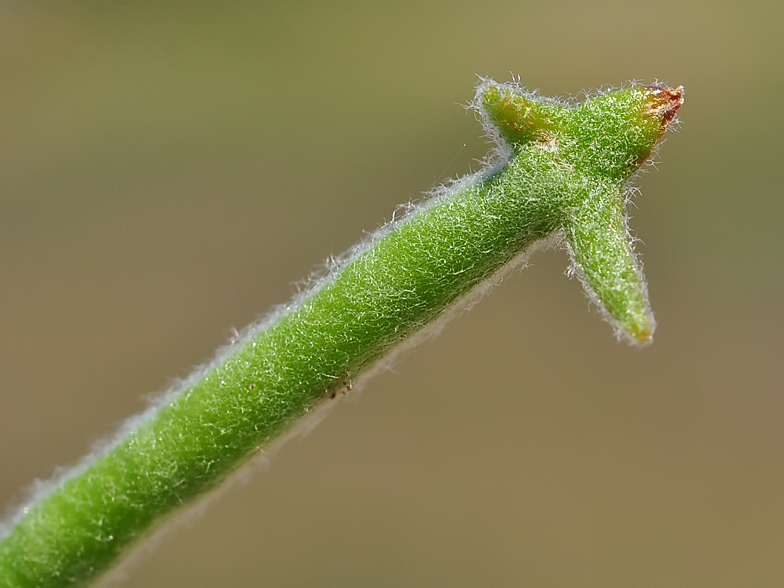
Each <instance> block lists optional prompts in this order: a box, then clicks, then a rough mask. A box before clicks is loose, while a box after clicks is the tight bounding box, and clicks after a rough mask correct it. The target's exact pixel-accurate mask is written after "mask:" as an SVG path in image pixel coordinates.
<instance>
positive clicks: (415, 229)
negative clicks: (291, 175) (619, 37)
mask: <svg viewBox="0 0 784 588" xmlns="http://www.w3.org/2000/svg"><path fill="white" fill-rule="evenodd" d="M682 103H683V90H682V88H678V89H674V90H673V89H670V88H667V87H664V86H639V85H634V86H631V87H628V88H625V89H621V90H617V91H612V92H605V93H600V94H597V95H594V96H592V97H589V98H588V99H587V100H586V101H585V102H584V103H582V104H580V105H574V104H566V103H562V102H559V101H556V100H551V99H546V98H542V97H540V96H538V95H537V94H535V93H531V92H526V91H525V90H523V89H522V88H521V87H519V85H518V84H516V83H510V84H498V83H496V82H494V81H492V80H488V79H482V80H480V83H479V85H478V87H477V92H476V98H475V99H474V101H473V103H472V105H471V106H472V107H473V108H474V109H475V110H476V112H477V113H478V114H479V116H480V117H481V120H482V122H483V123H484V127H485V131H486V132H487V134H488V135H489V136H490V137H491V138H493V139H494V140H495V141H496V145H497V147H496V149H495V151H494V152H493V154H492V155H491V156H490V157H489V158H488V163H487V165H486V166H485V167H484V169H483V170H482V171H480V172H478V173H476V174H473V175H470V176H468V177H465V178H463V179H461V180H458V181H456V182H454V183H452V184H450V185H449V186H445V187H442V188H439V189H438V190H436V191H435V192H434V193H433V194H431V196H430V197H429V198H428V199H426V200H425V201H424V202H423V203H421V204H418V205H412V206H410V207H409V208H408V211H407V213H406V214H405V215H404V216H403V218H400V219H397V220H394V221H393V222H391V223H389V224H388V225H386V226H385V227H383V228H382V229H380V230H379V231H377V232H376V233H374V234H372V235H371V236H370V237H368V238H367V239H366V240H364V241H363V242H361V243H359V244H358V245H357V246H355V247H354V248H353V249H351V250H350V251H349V252H348V253H347V254H346V255H344V256H343V257H342V258H341V259H340V260H339V261H338V262H337V263H336V264H335V266H334V267H333V268H332V269H331V270H330V271H328V272H327V273H326V274H325V275H323V276H322V277H321V278H319V279H318V280H316V281H315V282H314V283H313V285H312V286H311V287H310V288H309V289H308V290H306V291H304V292H303V293H302V294H301V295H299V296H298V297H296V298H295V299H294V300H293V301H292V302H290V303H289V304H287V305H285V306H283V307H280V308H278V309H277V310H275V311H274V312H272V313H271V315H270V316H269V317H267V318H266V319H265V320H263V321H262V322H260V323H259V324H256V325H252V326H250V327H249V328H247V329H246V330H245V331H244V333H243V334H242V335H241V336H240V337H239V338H238V339H237V340H236V341H234V342H232V344H230V345H229V346H227V347H226V348H224V349H222V350H221V351H219V352H218V354H217V357H216V358H215V359H214V360H213V361H212V362H211V363H209V364H208V365H205V366H203V367H202V368H200V369H198V370H197V371H196V372H195V373H194V374H192V375H191V376H190V377H189V378H188V379H186V380H185V381H183V382H181V383H180V384H179V385H177V386H175V387H174V388H173V389H171V390H170V391H169V392H167V393H166V394H165V395H164V397H163V398H162V399H161V400H160V401H159V402H158V403H157V404H156V405H155V406H153V407H151V408H150V409H149V410H148V411H147V412H146V413H144V414H143V415H141V416H139V417H136V418H134V419H132V420H130V421H129V422H128V423H126V425H125V426H124V427H123V429H122V430H121V431H120V433H119V434H118V435H117V436H116V438H115V439H114V440H112V441H111V442H109V443H108V444H107V445H106V446H105V447H104V448H102V449H101V450H99V451H97V452H96V453H95V454H93V455H91V456H88V457H87V458H85V459H84V460H83V461H82V462H81V463H80V464H78V465H77V466H76V467H75V468H73V469H72V470H70V471H69V472H67V473H66V474H65V475H63V476H62V477H60V478H59V479H56V480H53V481H52V482H51V483H50V484H49V485H48V487H47V488H46V489H45V490H43V491H41V492H39V493H38V495H36V496H34V497H32V499H31V501H30V502H29V503H28V504H26V505H24V506H23V507H22V508H21V509H20V510H19V511H18V512H17V513H16V514H15V515H14V516H13V517H12V518H11V519H10V520H9V521H8V523H7V525H6V528H5V531H4V533H3V538H2V540H0V585H1V586H6V587H23V586H24V587H27V586H39V587H44V586H47V587H53V586H66V585H84V584H86V583H88V582H89V581H91V580H93V579H95V578H96V577H98V576H99V575H100V574H102V573H103V572H105V571H106V570H107V569H108V568H109V567H110V566H111V565H112V564H113V563H115V562H116V561H117V560H118V558H119V557H120V556H121V555H123V554H124V553H126V552H127V551H128V550H129V548H131V547H132V546H133V545H134V544H135V543H137V542H138V540H139V539H140V538H142V537H144V536H145V535H147V534H149V533H150V532H151V530H153V529H154V528H156V527H157V526H158V525H159V524H160V523H161V521H163V520H165V519H166V518H168V517H170V516H171V515H172V514H173V513H174V512H176V511H178V510H179V509H181V507H182V506H183V505H187V504H188V503H190V502H192V501H193V500H194V499H196V498H197V497H199V496H200V495H203V494H204V493H206V492H208V491H209V490H211V489H213V488H215V487H216V486H217V485H218V484H220V483H221V482H222V481H224V480H225V479H226V478H227V477H228V476H229V475H230V474H231V473H233V472H234V471H235V470H236V469H237V468H238V467H239V466H240V465H242V464H243V463H245V462H246V461H247V460H248V459H250V458H251V457H252V456H253V455H255V454H257V453H258V452H259V450H260V449H261V448H264V447H267V446H269V444H270V443H271V442H272V441H274V440H275V439H276V438H280V436H281V434H282V433H284V432H286V431H287V430H290V429H291V427H292V426H293V425H294V423H296V422H298V421H300V420H301V419H303V417H305V416H307V415H309V414H313V413H314V412H315V411H316V410H317V409H319V408H320V407H322V406H325V405H326V404H329V403H330V400H331V399H332V398H334V397H335V396H336V394H338V393H340V392H341V391H344V390H346V389H347V388H350V387H351V386H352V385H353V384H354V383H356V381H357V380H358V379H359V378H363V377H365V376H367V375H368V374H369V373H370V371H371V370H372V368H373V367H374V366H378V365H379V362H381V361H387V360H388V358H389V357H391V355H392V354H394V353H395V352H397V351H399V350H400V348H401V345H402V344H404V343H405V342H407V341H409V342H410V341H415V340H418V339H419V338H421V337H422V335H423V334H427V333H429V332H432V331H433V329H434V328H437V327H438V326H439V325H441V324H443V322H444V320H445V319H446V318H447V317H449V316H451V315H453V314H454V311H455V310H460V309H464V308H465V307H466V306H467V305H470V304H471V303H472V302H473V301H475V300H476V299H477V296H478V295H479V294H481V293H483V292H484V291H486V290H487V289H488V288H489V287H490V286H491V285H492V284H494V283H497V282H498V281H499V278H500V277H502V276H503V275H504V274H505V273H506V272H508V271H510V270H511V269H513V268H514V267H516V266H519V265H521V263H522V262H524V260H525V257H526V256H527V255H529V254H530V252H531V251H532V248H533V247H534V246H535V245H537V244H542V243H545V242H550V243H554V244H563V245H564V246H565V247H566V248H567V249H568V251H569V254H570V256H571V259H572V265H571V271H572V272H573V273H574V275H576V276H577V277H578V278H579V279H580V281H581V282H582V283H583V285H584V286H585V289H586V291H587V292H588V295H589V297H590V298H591V300H593V301H594V302H595V303H596V304H597V306H598V307H599V308H600V309H601V310H602V313H603V314H604V316H605V318H606V319H607V320H608V321H609V322H610V324H611V325H612V326H613V327H614V329H615V331H616V333H617V335H618V336H619V337H620V338H622V339H625V340H626V341H627V342H629V343H632V344H635V345H642V344H646V343H648V342H650V341H651V338H652V335H653V332H654V329H655V321H654V319H653V315H652V314H651V310H650V306H649V303H648V293H647V289H646V285H645V281H644V278H643V275H642V273H641V267H640V264H639V262H638V261H637V259H636V257H635V254H634V250H633V239H632V238H631V237H630V234H629V230H628V227H627V216H626V205H627V202H628V199H629V197H630V194H631V192H632V188H631V186H630V182H629V180H630V178H631V177H632V176H633V175H634V174H635V172H636V171H637V170H638V169H639V168H640V166H641V165H642V164H643V163H644V162H645V161H646V160H647V159H649V157H650V156H651V152H652V150H653V149H654V148H655V147H656V145H657V143H658V142H659V140H660V139H661V137H662V134H663V133H664V131H665V130H666V128H667V127H668V125H670V123H672V121H673V120H674V117H675V114H676V112H677V110H678V108H679V107H680V106H681V104H682Z"/></svg>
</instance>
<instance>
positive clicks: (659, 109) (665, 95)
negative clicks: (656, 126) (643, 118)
mask: <svg viewBox="0 0 784 588" xmlns="http://www.w3.org/2000/svg"><path fill="white" fill-rule="evenodd" d="M646 89H647V90H648V92H649V93H648V105H647V106H648V114H652V115H654V116H656V117H658V118H659V119H661V122H662V132H664V130H665V129H666V128H667V125H668V124H669V123H670V121H672V119H673V118H675V113H676V112H678V109H679V108H680V107H681V106H683V86H678V87H677V88H675V89H674V90H673V89H672V88H668V87H667V86H646Z"/></svg>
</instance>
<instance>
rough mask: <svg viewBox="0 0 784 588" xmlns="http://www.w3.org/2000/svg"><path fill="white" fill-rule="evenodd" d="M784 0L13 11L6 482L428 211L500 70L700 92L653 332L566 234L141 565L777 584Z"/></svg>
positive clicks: (667, 148) (0, 276)
mask: <svg viewBox="0 0 784 588" xmlns="http://www.w3.org/2000/svg"><path fill="white" fill-rule="evenodd" d="M783 18H784V8H782V4H781V3H780V2H773V1H752V2H750V3H745V4H741V3H738V2H729V1H721V0H719V1H715V0H714V1H711V2H708V1H707V0H706V1H681V2H676V1H669V0H665V1H662V2H656V3H650V2H629V1H624V2H620V1H612V0H607V1H599V2H591V3H586V2H574V1H565V0H564V1H560V0H556V1H553V2H547V3H545V2H526V1H524V0H523V1H520V0H518V1H516V2H510V1H505V0H489V1H484V2H477V1H474V2H464V1H459V0H458V1H455V0H452V1H449V2H446V1H435V2H421V1H417V2H409V1H396V2H377V3H372V4H371V3H363V2H348V1H346V2H343V1H340V0H337V1H336V0H332V1H330V2H298V1H289V2H286V3H283V2H245V1H237V2H231V3H228V2H216V1H213V2H204V1H202V2H196V1H191V2H187V3H186V2H165V3H161V2H148V1H142V0H127V1H109V0H105V1H98V0H93V1H75V2H68V3H62V2H36V1H30V2H17V1H10V0H6V1H5V2H3V3H2V5H0V504H2V505H10V504H14V503H18V501H20V500H21V499H22V498H23V497H24V495H25V488H27V487H29V485H30V484H32V483H33V481H34V480H35V479H45V478H48V477H49V476H51V475H52V473H53V472H54V471H55V468H56V466H58V465H67V464H70V463H73V462H75V461H76V460H78V459H79V457H80V456H81V455H82V454H84V453H85V452H86V451H88V450H89V448H90V447H91V445H92V444H93V443H94V442H96V441H97V440H100V439H101V438H103V437H104V436H106V435H108V434H111V432H112V431H113V430H115V428H116V427H117V426H118V424H119V423H121V422H122V421H123V419H125V418H126V417H128V416H130V415H132V414H134V413H136V412H138V411H140V410H141V409H143V408H144V407H145V406H146V403H147V399H148V398H149V397H150V395H151V394H154V393H155V392H156V391H159V390H162V389H163V388H165V387H166V386H167V385H168V383H169V382H171V380H172V379H173V378H174V377H177V376H184V375H186V374H187V373H188V371H189V370H190V369H191V367H192V366H194V365H196V364H199V363H201V362H203V361H205V360H207V359H208V358H209V357H210V356H211V355H212V352H213V350H214V349H215V348H216V347H217V346H219V345H221V344H222V343H223V342H225V341H226V340H227V338H228V337H229V334H230V333H231V331H232V328H233V327H237V328H241V327H243V326H244V325H246V324H247V323H249V322H251V321H253V320H255V319H256V318H257V317H258V316H259V315H261V314H263V313H264V312H265V311H266V310H267V309H268V308H269V307H270V306H271V305H273V304H276V303H281V302H284V301H286V300H287V299H288V298H289V297H290V296H291V295H292V293H293V292H294V291H295V286H294V285H293V284H294V283H295V282H296V281H297V280H300V279H302V278H304V277H305V276H307V274H308V273H309V272H310V271H311V270H312V269H313V268H314V267H315V266H317V265H318V264H319V263H320V262H322V261H323V260H324V259H325V258H326V257H327V256H329V255H330V254H338V253H340V252H342V251H344V250H345V249H346V248H348V247H349V246H351V245H352V244H353V243H354V242H356V241H357V240H359V239H360V238H362V236H363V235H364V234H365V232H366V231H372V230H373V229H375V228H376V227H378V226H379V225H380V224H381V223H383V222H384V221H386V220H389V219H390V217H391V215H392V211H393V210H394V208H395V206H396V205H397V204H398V203H400V202H405V201H407V200H410V199H417V198H419V197H420V195H421V193H422V192H423V191H426V190H428V189H430V188H431V187H432V186H434V185H435V184H437V183H439V182H441V181H444V180H445V179H447V178H449V177H455V176H459V175H462V174H464V173H467V172H469V171H470V170H472V169H477V167H478V160H479V159H481V158H482V157H483V156H484V155H485V153H486V152H487V145H486V143H485V139H484V138H483V137H482V134H481V129H480V127H479V125H478V124H477V122H476V119H475V118H474V117H473V115H472V114H470V113H466V112H465V110H464V108H463V106H464V105H465V104H466V103H467V102H468V101H469V100H470V99H471V98H472V96H473V86H474V84H475V82H476V80H477V77H476V76H477V74H479V75H483V76H491V77H494V78H495V79H497V80H499V81H507V80H509V79H510V78H511V75H512V74H514V75H519V76H520V79H521V83H522V84H524V85H526V86H528V87H529V88H538V89H540V90H541V91H542V92H543V93H544V94H546V95H554V96H569V95H578V94H579V92H580V91H581V90H582V89H591V88H596V87H599V86H602V85H605V84H612V85H620V84H621V83H624V82H626V81H628V80H631V79H636V80H640V81H645V82H653V81H655V80H660V81H663V82H665V83H668V84H670V85H672V86H677V85H679V84H683V85H684V86H685V87H686V104H685V106H684V107H683V109H682V110H681V113H680V115H681V119H682V121H683V124H682V127H681V130H680V132H678V133H668V135H667V141H666V144H665V145H664V146H663V148H662V149H661V151H660V154H659V158H658V159H659V161H661V163H660V164H658V165H657V167H658V168H659V169H658V171H657V170H655V169H653V168H649V170H650V173H646V174H644V175H642V176H641V177H640V178H639V181H638V184H639V185H640V186H641V188H642V196H641V197H639V198H638V199H637V200H636V205H637V207H636V208H634V209H633V211H632V212H633V219H632V226H633V228H634V230H635V231H636V234H637V235H638V236H639V237H640V238H641V239H642V241H643V242H642V243H640V244H639V250H640V252H641V253H642V256H643V260H644V263H645V271H646V274H647V277H648V281H649V286H650V296H651V302H652V304H653V308H654V311H655V313H656V316H657V318H658V320H659V330H658V332H657V334H656V341H655V343H654V344H653V345H652V346H651V347H648V348H646V349H643V350H639V349H633V348H629V347H627V346H626V345H623V344H619V343H617V342H616V341H615V339H614V338H613V336H612V332H611V329H610V327H609V326H608V325H607V324H606V323H603V322H602V321H601V320H600V317H599V316H598V314H597V313H596V312H595V311H590V310H589V308H588V301H587V299H586V298H585V296H584V295H583V293H582V288H581V287H580V284H579V283H578V282H577V281H576V280H569V279H568V278H567V277H565V276H564V270H565V268H566V266H567V257H566V255H565V253H564V252H563V251H546V252H539V253H537V254H536V255H535V256H534V257H533V259H532V263H533V265H532V267H530V268H528V269H527V270H525V271H523V272H519V273H516V274H514V275H513V276H512V277H510V278H509V279H508V280H506V281H505V282H504V284H502V285H501V286H500V287H499V288H497V289H496V290H495V291H494V292H493V293H492V295H491V296H490V297H489V298H487V299H485V300H484V301H483V302H482V303H481V304H479V305H478V306H477V307H476V308H475V309H474V310H473V311H472V312H471V313H470V314H468V315H464V316H462V317H461V318H460V319H458V320H456V321H454V322H452V323H451V324H450V325H448V327H447V328H446V330H445V331H444V332H443V333H442V334H441V335H440V336H439V337H438V338H437V339H435V340H431V341H429V342H427V343H425V344H423V345H422V346H420V347H418V348H417V349H416V350H415V351H414V352H413V353H410V354H408V355H407V356H405V357H404V358H403V359H402V360H400V361H399V362H398V363H397V364H396V365H395V368H394V370H393V371H390V372H385V373H383V374H381V375H379V376H377V377H376V378H375V379H373V380H371V381H369V382H368V383H367V385H366V386H365V389H364V391H363V392H362V393H361V394H359V396H358V399H357V401H352V400H349V401H346V402H343V403H341V404H340V405H339V406H338V407H337V408H336V409H335V410H333V411H332V413H331V414H330V415H329V416H328V418H326V420H325V421H324V422H323V423H321V424H320V425H319V426H318V427H316V428H315V430H313V431H312V432H311V433H310V434H309V435H307V436H305V437H301V438H296V439H294V440H292V441H290V442H289V443H288V444H287V445H286V446H285V447H284V448H283V449H282V450H281V451H280V452H278V453H277V454H276V455H275V457H274V458H273V459H272V461H271V463H270V464H269V467H267V468H266V469H264V470H263V471H258V472H256V473H255V474H254V475H252V476H251V477H250V479H249V481H247V483H245V484H244V485H237V486H235V487H233V488H231V489H230V490H229V491H227V492H226V493H225V494H224V495H223V496H222V497H221V498H220V499H219V500H218V501H216V502H215V503H213V504H212V505H211V506H210V507H209V508H208V509H207V510H206V512H205V513H204V514H203V515H201V516H199V517H196V518H191V519H190V520H189V521H188V522H186V523H184V524H181V525H179V526H177V527H176V528H174V529H173V530H172V531H170V532H169V533H167V534H166V536H165V537H164V539H163V540H162V541H161V542H160V545H159V546H158V547H157V548H156V549H155V550H153V551H151V552H150V553H148V554H146V555H145V556H144V557H142V558H140V559H139V560H138V561H137V562H136V563H135V564H134V565H133V566H128V567H126V569H125V579H124V580H123V581H122V583H121V585H124V586H145V587H148V588H156V587H178V586H188V587H190V588H198V587H212V586H262V585H263V586H269V587H292V588H293V587H297V588H298V587H302V588H305V587H324V588H327V587H330V588H332V587H335V588H337V587H349V588H351V587H369V586H373V587H398V586H407V587H445V588H446V587H450V588H452V587H463V586H465V587H475V586H499V587H500V586H510V587H512V586H515V587H516V586H536V587H597V588H598V587H606V586H634V587H638V588H645V587H659V586H689V587H711V588H715V587H721V586H728V587H729V586H733V587H734V586H781V585H784V387H783V386H782V380H783V376H784V367H782V366H783V365H784V362H782V356H783V355H784V354H782V351H784V345H783V344H782V340H781V333H782V329H783V328H784V306H783V305H782V299H783V296H782V295H783V294H784V272H782V270H783V269H784V262H782V244H781V235H782V229H784V205H783V204H782V189H781V186H782V180H781V165H782V152H783V151H784V149H783V148H782V141H781V137H782V133H784V115H782V112H783V111H782V109H781V100H782V89H784V88H783V86H784V76H782V75H781V74H782V65H783V64H782V61H784V60H783V59H782V58H783V57H784V41H783V40H782V39H783V36H782V32H781V31H782V21H783Z"/></svg>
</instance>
